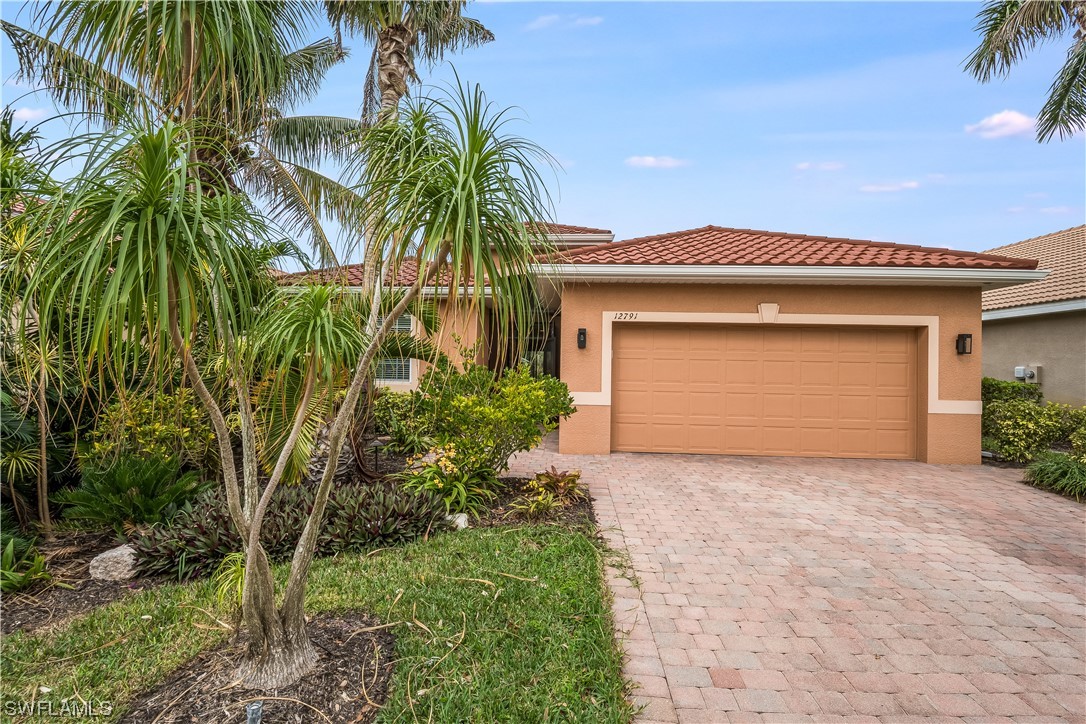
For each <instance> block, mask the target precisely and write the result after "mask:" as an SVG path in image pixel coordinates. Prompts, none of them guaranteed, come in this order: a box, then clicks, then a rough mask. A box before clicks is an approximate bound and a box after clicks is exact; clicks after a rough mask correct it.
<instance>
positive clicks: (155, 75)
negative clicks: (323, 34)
mask: <svg viewBox="0 0 1086 724" xmlns="http://www.w3.org/2000/svg"><path fill="white" fill-rule="evenodd" d="M314 10H315V6H313V5H312V4H309V3H297V2H287V3H284V2H278V1H274V0H260V1H258V2H250V1H249V0H218V1H217V2H212V3H204V2H186V1H182V0H174V1H172V2H167V1H164V0H156V1H155V2H99V1H98V0H66V2H61V3H58V4H55V5H54V4H48V5H44V6H43V7H41V9H40V10H39V11H38V12H37V13H36V14H35V16H34V21H35V25H37V26H40V28H41V32H40V33H39V32H34V31H32V30H29V29H24V28H21V27H18V26H16V25H13V24H11V23H8V22H6V21H0V26H2V28H3V30H4V32H5V34H6V35H7V36H8V38H9V40H10V41H11V43H12V46H13V48H14V49H15V51H16V54H17V56H18V58H19V65H20V73H21V75H22V76H23V77H24V78H25V79H27V80H30V81H32V82H35V83H37V84H39V85H42V86H43V87H44V88H45V89H46V90H47V91H48V92H49V93H50V94H51V95H52V96H53V98H54V99H55V100H56V101H57V102H58V103H59V104H61V105H63V106H65V107H68V108H71V109H73V110H75V111H77V112H80V113H82V114H85V115H86V116H87V117H89V118H92V119H94V120H98V121H101V122H103V123H105V124H106V125H107V126H108V125H112V124H116V123H118V122H121V120H122V118H123V117H124V116H125V115H127V114H131V113H132V111H133V109H134V108H140V107H143V106H147V105H149V106H150V108H149V109H148V112H151V113H155V114H158V115H159V116H161V117H164V118H169V119H171V120H174V121H178V122H181V123H186V122H188V121H189V120H191V119H195V118H199V119H202V121H203V122H204V123H205V124H207V126H208V129H207V131H206V132H207V133H211V132H214V133H216V134H217V135H219V136H221V139H222V142H221V143H220V144H217V146H216V147H215V149H213V152H214V153H216V154H218V155H219V157H218V158H207V159H200V160H201V161H202V163H201V164H198V165H197V167H198V168H200V169H203V170H205V171H210V170H212V169H217V170H218V171H220V172H221V171H222V170H223V169H225V168H231V169H233V170H234V172H233V173H232V174H231V175H225V174H222V173H217V174H211V176H209V178H208V179H205V181H211V180H212V179H214V178H217V179H219V180H222V181H224V182H225V183H227V184H230V185H232V186H240V187H243V188H245V189H246V190H248V191H250V192H251V193H254V194H255V195H257V196H258V197H259V198H261V199H262V200H263V201H264V202H265V203H266V205H267V208H268V210H269V212H270V213H271V214H272V215H273V216H274V218H275V219H276V220H277V221H278V222H279V223H280V224H282V225H283V226H285V227H286V228H288V229H289V230H291V231H293V232H295V234H305V235H308V236H309V237H310V238H311V240H312V245H313V247H314V248H315V249H316V250H317V252H318V255H319V257H320V259H321V261H322V262H325V263H334V262H335V260H336V253H335V250H334V249H333V244H332V243H331V241H330V240H329V239H328V237H327V236H326V234H325V232H324V229H323V226H322V224H321V220H322V218H331V219H334V220H335V221H337V222H338V223H339V224H340V225H342V226H345V227H347V228H350V227H351V226H356V225H359V224H360V223H361V220H360V218H359V216H358V208H359V207H360V201H359V199H357V198H356V196H355V195H354V194H353V193H352V192H351V191H350V189H348V188H346V187H345V186H343V185H342V184H340V183H338V182H337V181H336V180H334V179H333V178H330V177H329V176H327V175H324V174H322V173H320V172H319V171H318V170H316V169H317V167H318V166H319V165H320V164H321V163H322V162H324V161H337V160H343V159H344V158H346V153H347V149H346V148H345V147H344V146H343V144H342V139H343V138H344V137H345V134H346V133H348V132H350V131H353V130H356V129H358V128H360V127H361V126H362V124H361V122H360V121H358V120H353V119H347V118H337V117H330V116H291V115H289V111H290V110H291V109H292V108H294V107H297V106H298V105H299V104H301V103H304V102H305V101H307V100H309V99H310V98H311V97H312V96H313V95H314V94H315V93H316V92H317V90H318V88H319V86H320V83H321V81H322V79H323V78H324V75H325V74H326V73H327V71H328V70H329V69H330V68H332V67H333V66H334V65H336V64H337V63H340V62H342V61H343V60H344V59H345V58H346V51H345V50H344V49H343V48H342V46H341V45H339V44H337V43H335V42H333V41H332V40H330V39H323V40H318V41H316V42H313V43H310V44H308V45H304V46H300V43H301V41H302V40H303V38H304V34H305V32H306V31H307V29H308V27H309V25H310V23H311V22H313V21H314V20H315V19H316V17H317V16H316V14H315V13H314ZM202 152H212V151H209V150H203V151H202ZM205 190H206V191H207V192H209V193H214V192H215V189H214V188H212V187H211V184H210V183H205Z"/></svg>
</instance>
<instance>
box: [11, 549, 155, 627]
mask: <svg viewBox="0 0 1086 724" xmlns="http://www.w3.org/2000/svg"><path fill="white" fill-rule="evenodd" d="M118 545H120V543H118V542H117V538H116V536H114V535H112V534H109V533H97V532H90V533H88V532H78V531H71V532H69V531H63V532H58V533H57V534H56V536H55V537H54V538H53V540H51V541H47V540H39V541H38V542H37V543H36V544H35V547H36V548H37V549H38V552H39V553H41V554H42V555H43V556H45V559H46V563H47V566H48V570H49V573H50V574H51V575H52V577H53V578H52V580H50V581H45V582H42V583H41V584H40V585H35V586H32V587H31V588H28V589H26V590H25V591H19V592H17V593H7V594H4V595H3V596H2V597H0V631H2V632H3V633H4V634H5V635H6V634H10V633H13V632H15V631H34V630H36V629H40V628H45V627H48V626H52V625H54V624H57V623H59V622H61V621H64V620H67V619H69V618H72V617H73V616H79V615H81V614H84V613H87V612H88V611H91V610H92V609H95V608H97V607H98V606H104V605H105V604H107V603H110V602H112V601H116V600H118V599H120V598H123V597H124V596H128V595H131V594H132V593H135V592H136V591H140V590H143V589H144V588H147V587H149V586H155V585H159V584H160V583H161V581H160V580H157V579H152V578H143V579H136V580H132V581H98V580H95V579H93V578H91V577H90V573H89V571H88V568H89V566H90V562H91V559H92V558H94V557H95V556H96V555H98V554H99V553H101V552H103V551H107V550H109V549H110V548H115V547H116V546H118ZM58 584H63V585H58Z"/></svg>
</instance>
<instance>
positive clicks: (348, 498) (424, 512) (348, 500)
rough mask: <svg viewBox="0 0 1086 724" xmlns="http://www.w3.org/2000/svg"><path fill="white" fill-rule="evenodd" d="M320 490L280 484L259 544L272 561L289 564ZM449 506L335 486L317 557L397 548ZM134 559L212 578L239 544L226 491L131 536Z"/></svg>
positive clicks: (385, 489) (437, 524)
mask: <svg viewBox="0 0 1086 724" xmlns="http://www.w3.org/2000/svg"><path fill="white" fill-rule="evenodd" d="M315 495H316V489H315V488H314V487H312V486H307V485H291V486H281V487H280V488H279V489H278V490H276V492H275V496H274V497H273V499H272V504H271V505H270V506H269V509H268V514H267V520H266V521H265V523H264V528H263V531H262V532H263V535H262V537H261V542H262V543H263V545H264V548H265V550H266V551H267V553H268V556H269V558H270V559H271V560H273V561H284V560H287V559H288V558H289V557H290V555H291V553H292V551H293V550H294V542H295V541H296V540H297V538H298V535H299V534H300V533H301V531H302V528H303V526H304V525H305V521H306V518H307V517H308V515H309V511H310V510H311V509H312V507H313V499H314V497H315ZM445 512H446V508H445V505H444V504H443V503H442V501H441V500H440V498H438V497H437V496H435V495H432V494H430V493H428V492H426V491H420V492H411V491H408V490H405V489H402V488H399V487H396V486H388V485H381V484H376V485H369V484H361V483H344V484H341V485H338V486H336V487H334V488H332V490H331V492H330V494H329V498H328V513H327V519H326V523H325V525H324V526H323V528H322V529H321V532H320V535H319V537H318V540H317V555H321V556H327V555H333V554H336V553H341V552H344V551H361V550H366V549H370V548H378V547H382V546H390V545H399V544H403V543H407V542H410V541H413V540H415V539H417V538H420V537H423V536H425V535H426V534H427V533H430V532H434V531H437V530H440V529H441V528H442V527H443V526H444V525H445ZM131 543H132V546H133V548H134V549H135V555H136V562H137V565H138V567H139V569H140V571H141V572H143V573H145V574H148V575H167V576H170V577H172V578H176V579H179V580H187V579H191V578H195V577H203V576H208V575H211V574H212V573H213V572H214V571H215V570H216V569H217V568H218V566H219V565H220V563H221V562H222V561H223V560H224V559H226V558H227V556H229V555H230V554H231V553H233V552H236V551H239V550H241V539H240V537H239V536H238V533H237V531H236V529H235V528H234V526H233V525H232V522H231V520H230V514H229V511H228V509H227V503H226V496H225V494H224V493H223V492H222V490H221V489H217V488H216V489H214V490H209V491H207V492H205V493H203V494H201V495H200V496H199V497H198V498H197V499H196V500H195V501H193V502H191V503H188V504H186V505H184V506H183V507H182V508H181V510H180V511H179V512H178V514H177V515H176V516H175V517H174V519H173V521H172V522H171V523H170V524H169V525H157V526H152V527H151V528H149V529H147V530H146V531H144V532H142V533H138V534H136V535H134V536H133V537H132V538H131Z"/></svg>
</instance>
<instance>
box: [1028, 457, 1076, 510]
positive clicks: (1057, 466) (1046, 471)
mask: <svg viewBox="0 0 1086 724" xmlns="http://www.w3.org/2000/svg"><path fill="white" fill-rule="evenodd" d="M1026 481H1027V482H1029V483H1030V484H1032V485H1036V486H1037V487H1038V488H1044V489H1046V490H1052V491H1055V492H1057V493H1062V494H1063V495H1070V496H1072V497H1073V498H1075V500H1081V499H1082V498H1083V497H1084V496H1086V461H1084V460H1082V459H1079V458H1077V457H1075V456H1074V455H1066V454H1064V453H1047V454H1045V455H1042V456H1040V457H1039V458H1037V460H1035V461H1034V462H1032V463H1030V465H1029V467H1028V468H1026Z"/></svg>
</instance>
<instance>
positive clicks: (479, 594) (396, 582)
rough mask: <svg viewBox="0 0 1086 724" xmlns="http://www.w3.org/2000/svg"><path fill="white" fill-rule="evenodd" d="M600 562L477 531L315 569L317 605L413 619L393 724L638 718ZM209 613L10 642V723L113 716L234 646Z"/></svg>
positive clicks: (195, 598) (568, 544) (114, 619)
mask: <svg viewBox="0 0 1086 724" xmlns="http://www.w3.org/2000/svg"><path fill="white" fill-rule="evenodd" d="M601 555H602V552H601V550H600V549H599V547H598V546H597V544H596V543H595V542H594V541H593V540H592V539H591V538H589V537H588V536H587V535H585V534H584V533H582V532H579V531H574V530H569V529H566V528H561V527H557V526H547V527H543V526H538V527H536V526H533V527H524V528H492V529H469V530H465V531H461V532H459V533H455V534H447V535H441V536H438V537H436V538H434V539H431V540H429V541H420V542H417V543H414V544H412V545H409V546H406V547H403V548H397V549H394V550H387V551H382V552H380V553H377V554H376V555H374V556H371V557H366V556H342V557H339V558H334V559H324V560H321V561H318V562H317V565H315V567H314V569H313V573H312V576H311V578H310V585H309V596H308V599H307V601H308V604H307V606H308V609H307V610H308V612H309V613H316V612H319V611H336V610H345V609H352V608H361V609H364V610H366V611H369V612H370V613H372V614H374V615H376V616H378V617H380V618H382V619H384V620H385V621H386V622H389V623H392V622H407V623H403V624H401V625H397V626H395V627H394V628H393V631H394V633H395V634H396V656H397V663H396V667H395V671H394V674H393V680H392V684H391V691H390V696H389V700H388V702H387V703H386V704H385V706H384V708H383V709H382V711H381V714H380V720H381V721H385V722H400V721H415V720H426V721H469V720H470V721H540V722H542V721H583V722H626V721H629V719H630V715H631V708H630V705H629V704H628V703H627V701H626V699H625V683H624V681H623V678H622V664H621V656H620V653H619V651H618V649H617V648H616V646H615V644H614V639H613V636H612V623H611V616H610V608H609V601H608V598H607V594H606V592H605V591H606V589H605V587H604V584H603V581H602V576H601V570H602V561H601ZM145 616H150V619H145V618H144V617H145ZM212 616H215V617H218V618H225V617H226V616H227V614H226V613H225V612H224V611H223V610H221V609H219V608H218V607H217V604H216V602H215V595H214V591H213V589H212V586H211V585H210V584H209V583H207V582H206V581H205V582H200V583H194V584H187V585H170V586H164V587H161V588H158V589H155V590H151V591H144V592H141V593H139V594H136V595H134V596H132V597H130V598H128V599H125V600H123V601H120V602H117V603H114V604H111V605H109V606H105V607H102V608H100V609H97V610H95V611H93V612H91V613H89V614H88V615H86V616H84V617H82V618H79V619H77V620H75V621H73V622H71V623H69V624H67V625H65V626H63V627H62V628H59V629H58V630H55V631H50V632H46V633H41V634H25V633H21V632H20V633H15V634H12V635H10V636H7V637H5V638H4V641H3V662H2V669H0V672H2V680H3V684H2V698H3V707H4V708H3V709H2V710H0V711H2V712H3V714H2V715H0V718H4V719H5V720H7V719H8V717H9V716H10V715H11V714H14V711H12V710H11V709H9V707H10V706H12V704H13V703H14V702H17V701H25V700H29V699H31V698H36V699H37V700H39V701H43V700H46V701H52V702H54V704H53V707H54V711H57V710H59V708H60V706H61V700H62V699H64V698H69V699H70V698H72V697H79V698H81V699H82V700H86V701H92V702H94V701H98V702H102V701H107V702H112V703H113V705H114V708H113V713H112V715H111V716H110V717H106V718H102V719H99V720H100V721H111V720H114V719H116V718H118V717H119V716H120V715H121V714H123V710H124V708H125V702H127V701H130V700H131V699H132V698H133V697H135V696H136V695H137V694H138V693H139V692H140V691H141V690H144V689H147V688H151V687H153V686H155V685H156V684H157V683H160V682H162V681H163V680H164V679H165V678H166V676H167V675H168V674H169V672H170V671H172V670H173V669H175V668H177V667H178V666H180V665H181V664H182V663H184V662H185V661H186V660H188V659H189V658H191V657H192V656H194V655H195V654H197V653H198V652H200V651H202V650H205V649H207V648H210V647H212V646H214V645H216V644H218V643H220V642H222V641H224V640H225V637H226V633H225V632H224V631H223V630H222V628H221V627H220V626H218V625H217V624H216V622H215V621H214V620H213V619H212ZM420 624H421V625H420ZM424 627H425V628H424ZM426 629H428V630H429V631H427V630H426ZM41 687H47V688H48V689H49V691H48V692H47V693H41ZM47 719H49V717H42V718H41V720H42V721H44V720H47ZM27 720H28V721H33V720H34V719H27Z"/></svg>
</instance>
